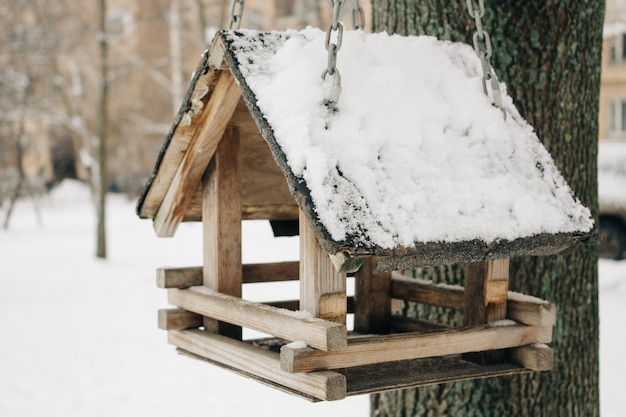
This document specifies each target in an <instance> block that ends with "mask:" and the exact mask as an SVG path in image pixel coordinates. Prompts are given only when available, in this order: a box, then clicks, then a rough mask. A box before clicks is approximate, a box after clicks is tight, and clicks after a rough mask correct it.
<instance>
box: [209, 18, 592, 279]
mask: <svg viewBox="0 0 626 417" xmlns="http://www.w3.org/2000/svg"><path fill="white" fill-rule="evenodd" d="M218 36H220V37H221V40H222V42H223V43H224V44H225V48H226V49H225V52H224V60H225V61H226V63H227V64H228V67H229V69H230V71H231V72H232V73H233V75H234V76H235V78H236V80H237V82H238V83H239V86H240V88H241V90H242V94H243V98H244V100H245V102H246V104H247V105H248V107H249V109H250V113H251V115H252V117H253V118H254V119H255V121H256V122H257V125H258V127H259V131H260V132H261V133H262V134H263V136H264V138H265V140H266V141H267V142H268V144H269V146H270V149H271V150H272V153H273V156H274V158H275V160H276V162H277V163H278V164H279V166H280V167H281V169H282V171H283V173H284V175H285V177H286V178H287V181H288V183H289V185H290V189H291V191H292V194H293V195H294V197H295V199H296V201H297V202H298V205H299V206H300V208H301V209H302V210H303V212H304V213H305V214H306V215H307V216H308V218H309V220H310V223H311V225H312V228H313V229H314V231H315V232H316V234H317V236H318V238H319V239H320V242H321V244H322V246H323V247H324V248H325V249H326V250H327V251H328V252H329V253H330V254H333V253H335V252H339V251H341V250H346V251H347V252H348V253H350V254H356V255H359V254H372V255H373V254H376V255H380V256H393V257H395V258H396V260H395V261H389V262H388V264H386V265H384V262H383V266H382V267H381V268H384V269H400V268H401V267H404V266H415V265H416V264H417V263H419V262H415V261H414V258H415V257H416V256H417V257H422V258H424V259H427V258H428V259H430V261H424V262H422V263H439V262H447V261H477V260H482V259H491V258H496V257H503V256H515V255H523V254H544V253H550V252H556V251H558V250H561V249H563V248H564V247H567V246H569V245H570V244H571V243H572V240H573V238H574V237H579V236H580V235H584V234H586V233H588V232H590V231H591V230H592V228H593V220H592V218H591V214H590V212H589V210H588V209H587V208H586V207H584V206H583V205H582V204H581V203H580V202H579V201H578V200H577V199H576V198H575V197H574V195H573V193H572V190H571V189H570V187H569V186H568V185H567V184H566V182H565V180H564V179H563V177H562V175H561V174H560V173H559V171H558V169H557V168H556V167H555V164H554V162H553V161H552V158H551V156H550V155H549V153H548V152H547V151H546V150H545V149H544V147H543V146H542V144H541V143H540V141H539V140H538V138H537V136H536V135H535V133H534V132H533V129H532V127H531V126H529V125H528V124H527V123H526V122H525V121H524V120H523V119H522V117H521V116H520V115H519V113H518V112H517V110H516V109H515V107H514V105H513V103H512V100H511V98H510V97H509V96H508V95H506V92H505V94H504V97H503V100H504V108H505V110H506V113H507V117H506V120H505V119H504V118H503V115H502V112H501V111H500V110H499V109H497V108H495V107H494V106H493V105H492V104H491V102H490V100H489V98H487V97H486V96H485V95H484V93H483V89H482V83H481V78H482V76H481V74H482V70H481V66H480V61H479V59H478V58H477V56H476V54H475V52H474V50H473V49H472V48H471V47H469V46H468V45H465V44H459V43H451V42H444V41H438V40H436V39H435V38H432V37H425V36H420V37H401V36H396V35H394V36H389V35H387V34H384V33H382V34H366V33H363V32H360V31H355V32H353V31H346V32H344V38H343V46H342V48H341V50H340V52H339V54H338V59H337V67H338V69H339V71H340V72H341V75H342V87H343V92H342V94H341V97H340V100H339V105H338V108H339V111H338V112H337V113H334V114H329V112H328V110H327V109H326V107H325V106H324V105H323V104H322V103H323V100H324V99H325V98H326V97H327V96H328V94H329V90H330V85H331V83H332V80H331V79H332V77H330V76H329V77H327V79H326V80H323V79H322V77H321V74H322V71H323V70H324V69H325V68H326V65H327V52H326V50H325V48H324V40H325V33H323V32H322V31H320V30H318V29H312V28H309V29H306V30H303V31H299V32H296V31H289V32H270V33H260V32H256V31H225V32H221V33H220V34H219V35H218ZM502 88H503V89H505V87H504V85H502ZM455 252H456V255H455V254H454V253H455ZM381 262H382V261H381ZM379 266H380V265H379Z"/></svg>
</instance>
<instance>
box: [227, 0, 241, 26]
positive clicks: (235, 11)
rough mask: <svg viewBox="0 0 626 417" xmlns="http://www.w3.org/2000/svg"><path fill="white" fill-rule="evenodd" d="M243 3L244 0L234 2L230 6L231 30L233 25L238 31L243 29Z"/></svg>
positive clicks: (234, 0)
mask: <svg viewBox="0 0 626 417" xmlns="http://www.w3.org/2000/svg"><path fill="white" fill-rule="evenodd" d="M243 1H244V0H233V1H232V3H231V4H230V23H229V24H228V28H229V29H232V28H233V25H234V26H235V29H236V30H239V28H240V27H241V16H243ZM237 6H239V7H237Z"/></svg>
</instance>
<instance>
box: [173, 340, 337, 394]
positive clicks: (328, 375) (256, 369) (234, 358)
mask: <svg viewBox="0 0 626 417" xmlns="http://www.w3.org/2000/svg"><path fill="white" fill-rule="evenodd" d="M168 341H169V343H170V344H172V345H174V346H177V347H179V348H181V349H183V350H185V351H188V352H191V353H193V354H195V355H198V356H201V357H204V358H207V359H210V360H212V361H215V362H218V363H220V364H223V365H225V366H227V367H229V368H231V369H237V370H240V371H242V372H244V373H245V374H246V375H247V376H251V377H257V378H260V379H262V380H265V381H271V382H272V383H274V384H278V385H282V386H285V387H288V388H290V389H291V390H293V391H296V392H301V393H304V394H306V395H308V396H311V397H315V398H318V399H320V400H326V401H335V400H341V399H343V398H345V396H346V378H345V376H344V375H342V374H340V373H337V372H332V371H320V372H311V373H308V374H292V373H288V372H284V371H281V369H280V358H279V355H278V354H277V353H274V352H270V351H267V350H265V349H262V348H258V347H255V346H252V345H249V344H247V343H244V342H240V341H236V340H233V339H230V338H226V337H223V336H220V335H217V334H212V333H209V332H206V331H201V330H182V331H179V330H174V331H170V332H168Z"/></svg>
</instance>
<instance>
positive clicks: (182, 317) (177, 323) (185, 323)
mask: <svg viewBox="0 0 626 417" xmlns="http://www.w3.org/2000/svg"><path fill="white" fill-rule="evenodd" d="M203 324H204V320H203V318H202V316H201V315H199V314H196V313H192V312H190V311H186V310H182V309H180V308H168V309H162V310H159V329H161V330H183V329H191V328H194V327H201V326H202V325H203Z"/></svg>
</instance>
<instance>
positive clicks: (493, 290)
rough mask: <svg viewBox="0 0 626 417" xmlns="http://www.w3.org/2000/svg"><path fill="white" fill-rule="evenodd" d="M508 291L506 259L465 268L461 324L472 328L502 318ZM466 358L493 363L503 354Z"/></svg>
mask: <svg viewBox="0 0 626 417" xmlns="http://www.w3.org/2000/svg"><path fill="white" fill-rule="evenodd" d="M508 290H509V260H508V258H505V259H496V260H494V261H487V262H480V263H473V264H468V265H466V266H465V291H464V296H463V301H464V302H463V304H464V308H463V323H464V325H465V326H476V325H480V324H486V323H490V322H494V321H497V320H504V319H506V315H507V293H508ZM482 350H487V349H481V351H482ZM467 358H468V359H471V360H475V361H478V362H479V363H483V364H484V363H495V362H501V361H502V360H503V359H504V352H480V353H476V354H472V355H470V356H468V357H467Z"/></svg>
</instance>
